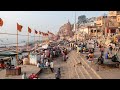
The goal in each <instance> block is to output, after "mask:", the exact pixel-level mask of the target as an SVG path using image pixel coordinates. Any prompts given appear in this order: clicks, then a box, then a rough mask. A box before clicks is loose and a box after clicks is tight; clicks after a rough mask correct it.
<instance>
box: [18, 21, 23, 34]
mask: <svg viewBox="0 0 120 90" xmlns="http://www.w3.org/2000/svg"><path fill="white" fill-rule="evenodd" d="M22 28H23V26H22V25H19V24H18V23H17V30H18V31H19V32H21V30H22Z"/></svg>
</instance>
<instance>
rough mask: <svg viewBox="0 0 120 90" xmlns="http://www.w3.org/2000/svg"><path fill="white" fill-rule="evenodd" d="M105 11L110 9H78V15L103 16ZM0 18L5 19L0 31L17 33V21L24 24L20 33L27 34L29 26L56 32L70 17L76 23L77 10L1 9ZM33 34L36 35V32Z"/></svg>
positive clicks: (33, 28)
mask: <svg viewBox="0 0 120 90" xmlns="http://www.w3.org/2000/svg"><path fill="white" fill-rule="evenodd" d="M104 13H108V11H76V14H77V16H80V15H86V17H87V18H89V17H96V16H101V15H103V14H104ZM0 18H2V19H3V21H4V25H3V27H0V32H3V33H4V32H8V33H16V23H17V22H18V23H19V24H21V25H22V26H23V29H22V32H20V34H24V35H27V31H28V30H27V28H28V26H29V27H30V28H31V29H32V30H35V29H36V30H37V31H42V32H47V31H48V30H49V31H51V32H53V33H56V32H57V31H58V30H59V28H60V26H61V25H63V24H65V23H67V22H68V19H69V21H70V23H74V20H75V11H0ZM31 35H34V32H32V33H31ZM4 37H5V35H0V38H4ZM7 37H8V36H7ZM12 37H13V36H12ZM21 38H23V37H21Z"/></svg>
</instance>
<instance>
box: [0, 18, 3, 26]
mask: <svg viewBox="0 0 120 90" xmlns="http://www.w3.org/2000/svg"><path fill="white" fill-rule="evenodd" d="M0 26H1V27H2V26H3V20H2V19H1V18H0Z"/></svg>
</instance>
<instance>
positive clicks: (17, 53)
mask: <svg viewBox="0 0 120 90" xmlns="http://www.w3.org/2000/svg"><path fill="white" fill-rule="evenodd" d="M16 53H17V55H16V61H17V65H18V30H17V46H16Z"/></svg>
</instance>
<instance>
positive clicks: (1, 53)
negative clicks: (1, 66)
mask: <svg viewBox="0 0 120 90" xmlns="http://www.w3.org/2000/svg"><path fill="white" fill-rule="evenodd" d="M15 55H17V53H14V52H12V51H3V52H0V56H15Z"/></svg>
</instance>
